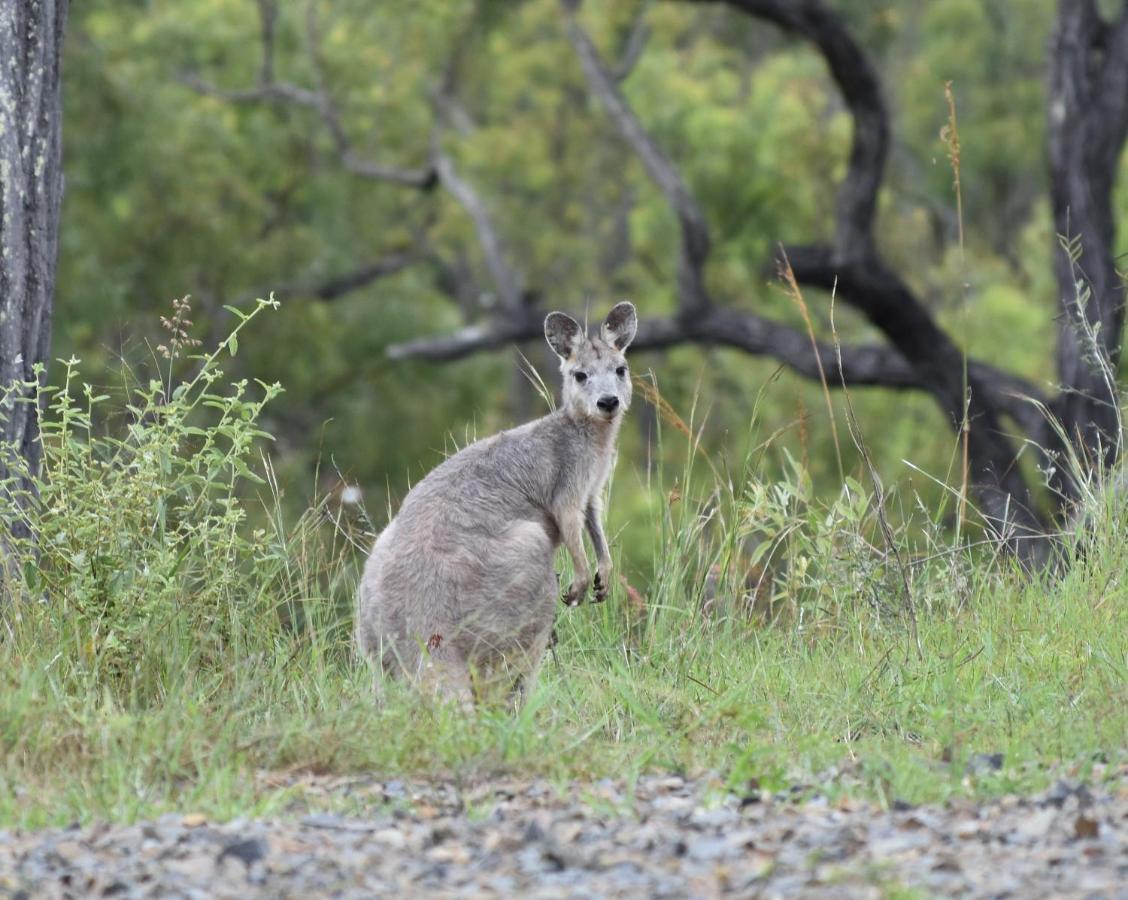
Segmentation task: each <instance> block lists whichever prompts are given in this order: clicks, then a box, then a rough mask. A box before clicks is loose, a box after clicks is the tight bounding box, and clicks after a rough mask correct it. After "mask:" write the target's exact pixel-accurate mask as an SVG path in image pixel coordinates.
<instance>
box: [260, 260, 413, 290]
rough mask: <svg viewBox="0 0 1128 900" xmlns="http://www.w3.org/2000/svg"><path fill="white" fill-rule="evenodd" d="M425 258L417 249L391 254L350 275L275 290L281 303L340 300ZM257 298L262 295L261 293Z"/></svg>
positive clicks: (275, 288) (359, 267)
mask: <svg viewBox="0 0 1128 900" xmlns="http://www.w3.org/2000/svg"><path fill="white" fill-rule="evenodd" d="M420 259H422V255H421V254H420V253H419V252H418V251H415V250H403V251H400V252H396V253H389V254H388V255H387V256H384V257H381V258H380V259H376V260H373V261H371V262H367V263H363V264H362V265H359V266H357V267H356V268H355V269H351V270H349V271H347V272H339V273H337V274H335V275H330V276H328V277H326V278H324V279H321V280H308V281H294V282H290V283H288V284H280V285H277V286H275V287H274V288H272V290H273V291H274V296H275V297H277V298H278V299H279V300H284V299H286V298H287V297H313V298H314V299H317V300H337V299H339V298H340V297H343V296H345V295H346V294H349V293H352V292H353V291H355V290H357V289H359V288H362V287H367V286H368V285H370V284H372V283H373V282H374V281H379V280H380V279H381V278H387V277H389V276H391V275H395V274H397V273H399V272H402V271H403V270H404V269H406V268H408V267H409V266H412V265H414V264H415V263H417V262H418V261H419V260H420ZM256 296H263V294H262V292H260V293H258V294H256Z"/></svg>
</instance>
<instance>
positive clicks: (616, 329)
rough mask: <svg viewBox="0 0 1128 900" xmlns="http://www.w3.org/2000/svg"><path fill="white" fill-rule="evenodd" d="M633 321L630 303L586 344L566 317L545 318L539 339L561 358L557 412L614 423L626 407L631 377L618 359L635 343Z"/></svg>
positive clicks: (619, 308) (624, 362)
mask: <svg viewBox="0 0 1128 900" xmlns="http://www.w3.org/2000/svg"><path fill="white" fill-rule="evenodd" d="M637 328H638V317H637V316H636V315H635V308H634V304H633V303H629V302H627V301H623V302H622V303H619V304H617V305H616V306H615V307H614V308H613V309H612V310H611V312H609V313H608V314H607V318H606V319H604V320H603V324H602V325H601V326H600V328H599V337H592V338H589V337H588V336H587V335H586V334H585V333H584V329H583V326H581V325H580V323H579V322H577V321H576V320H575V319H573V318H572V317H571V316H569V315H567V314H565V313H562V312H554V313H549V314H548V317H547V318H546V319H545V320H544V336H545V338H547V340H548V345H549V346H550V347H551V348H552V349H553V351H555V353H556V355H557V356H559V357H560V371H561V372H562V373H563V374H564V389H563V398H562V403H561V406H562V408H563V409H564V410H565V411H567V413H568V414H569V415H571V416H573V417H575V418H578V419H591V420H594V421H603V422H613V421H615V420H616V419H617V418H618V417H619V416H621V415H622V414H623V413H624V412H625V411H626V410H627V408H628V407H629V406H630V405H631V373H630V370H629V369H628V368H627V358H626V357H625V356H624V355H623V354H624V352H625V351H626V349H627V347H628V346H630V343H631V341H632V340H634V336H635V331H636V329H637Z"/></svg>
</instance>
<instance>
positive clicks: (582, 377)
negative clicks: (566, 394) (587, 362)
mask: <svg viewBox="0 0 1128 900" xmlns="http://www.w3.org/2000/svg"><path fill="white" fill-rule="evenodd" d="M572 377H573V378H575V379H576V384H583V383H584V382H585V381H587V372H575V373H574V374H573V375H572Z"/></svg>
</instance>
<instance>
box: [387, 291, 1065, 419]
mask: <svg viewBox="0 0 1128 900" xmlns="http://www.w3.org/2000/svg"><path fill="white" fill-rule="evenodd" d="M543 328H544V325H543V323H542V322H541V320H540V317H539V316H536V315H534V316H529V317H526V318H524V319H518V320H505V321H499V322H496V323H494V324H493V325H490V326H486V325H474V326H471V327H468V328H464V329H462V330H461V331H458V332H455V333H453V334H448V335H443V336H439V337H430V338H421V339H419V340H414V341H409V342H405V343H402V344H395V345H393V346H391V347H389V348H388V355H389V356H390V357H391V358H392V359H397V360H399V359H428V360H432V361H442V362H447V361H451V360H456V359H463V358H465V357H467V356H471V355H473V354H475V353H481V352H485V351H490V350H496V349H498V348H499V347H503V346H505V345H507V344H510V343H522V342H525V341H532V340H536V339H538V338H540V337H541V336H542V334H543ZM682 344H698V345H705V346H716V347H730V348H733V349H736V350H742V351H744V352H745V353H750V354H753V355H757V356H767V357H771V358H773V359H776V360H779V361H780V362H781V363H783V364H784V365H786V366H788V367H789V368H791V369H792V370H794V371H795V372H796V373H798V374H799V375H802V376H804V377H806V378H809V379H812V380H816V381H817V380H819V379H820V377H821V376H820V373H819V362H821V363H822V370H823V371H824V372H825V373H826V377H827V380H828V383H829V385H830V386H831V387H839V386H841V385H842V383H843V381H845V383H846V384H847V385H848V386H850V387H855V386H857V387H865V386H871V387H883V388H890V389H893V390H921V389H924V388H925V387H926V385H924V384H923V383H922V381H921V377H920V374H919V373H918V372H917V370H916V369H915V368H914V367H913V366H911V365H909V364H908V363H907V362H906V361H905V359H904V357H903V356H901V355H900V354H899V353H898V352H897V351H896V350H894V349H893V348H891V347H888V346H885V345H879V344H857V345H846V346H843V347H842V348H841V349H842V367H841V369H839V366H838V355H837V353H836V351H835V348H834V345H833V344H830V343H826V342H822V341H820V342H816V347H817V349H818V359H817V361H816V356H815V354H814V353H813V352H812V349H811V340H810V337H809V336H808V335H807V334H806V332H803V331H800V330H799V329H796V328H791V327H790V326H788V325H782V324H780V323H778V322H773V321H771V320H770V319H765V318H762V317H761V316H757V315H754V314H752V313H748V312H744V311H741V310H735V309H731V308H728V307H724V306H716V307H713V308H712V309H710V310H709V311H708V312H707V313H705V314H704V315H703V316H701V317H684V316H670V317H653V318H649V319H645V320H643V321H642V322H640V323H639V329H638V334H637V335H636V337H635V340H634V342H633V343H632V344H631V349H632V351H634V352H637V351H640V350H663V349H668V348H670V347H676V346H679V345H682ZM969 366H970V368H972V369H973V370H974V371H975V372H976V375H977V378H978V380H979V382H980V383H982V384H983V385H985V387H986V389H987V390H989V391H990V394H991V399H992V402H993V403H995V404H996V405H997V406H999V408H1001V409H1003V410H1005V411H1006V412H1007V413H1008V414H1009V415H1010V416H1011V417H1012V418H1014V419H1015V420H1016V421H1017V422H1018V423H1019V425H1020V426H1022V427H1026V426H1028V425H1029V424H1031V423H1033V422H1034V421H1035V420H1036V419H1038V418H1040V417H1041V413H1040V412H1039V411H1038V404H1044V403H1046V402H1047V398H1046V396H1045V395H1044V394H1043V392H1042V391H1041V390H1040V389H1039V388H1038V387H1037V386H1036V385H1034V384H1033V383H1032V382H1029V381H1027V380H1026V379H1023V378H1020V377H1018V376H1016V375H1012V374H1010V373H1008V372H1004V371H1002V370H1000V369H996V368H994V367H993V366H989V365H987V364H985V363H980V362H975V361H972V362H970V363H969Z"/></svg>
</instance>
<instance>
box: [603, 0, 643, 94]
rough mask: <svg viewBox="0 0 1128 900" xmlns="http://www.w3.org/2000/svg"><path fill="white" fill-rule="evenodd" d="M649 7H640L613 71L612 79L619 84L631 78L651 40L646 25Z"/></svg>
mask: <svg viewBox="0 0 1128 900" xmlns="http://www.w3.org/2000/svg"><path fill="white" fill-rule="evenodd" d="M648 5H649V4H646V3H644V4H643V5H642V6H640V7H639V9H638V12H637V13H636V14H635V17H634V21H633V22H631V30H630V31H629V32H627V40H626V44H625V45H624V47H623V55H622V56H621V57H620V58H619V61H618V62H617V63H616V64H615V66H614V68H612V69H611V77H612V78H614V79H615V80H616V81H618V82H623V81H626V80H627V79H628V78H629V77H630V74H631V72H633V71H634V67H635V66H636V65H637V64H638V61H639V59H640V58H641V57H642V51H643V50H645V49H646V42H647V40H649V38H650V26H649V25H647V24H646V7H647V6H648Z"/></svg>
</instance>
